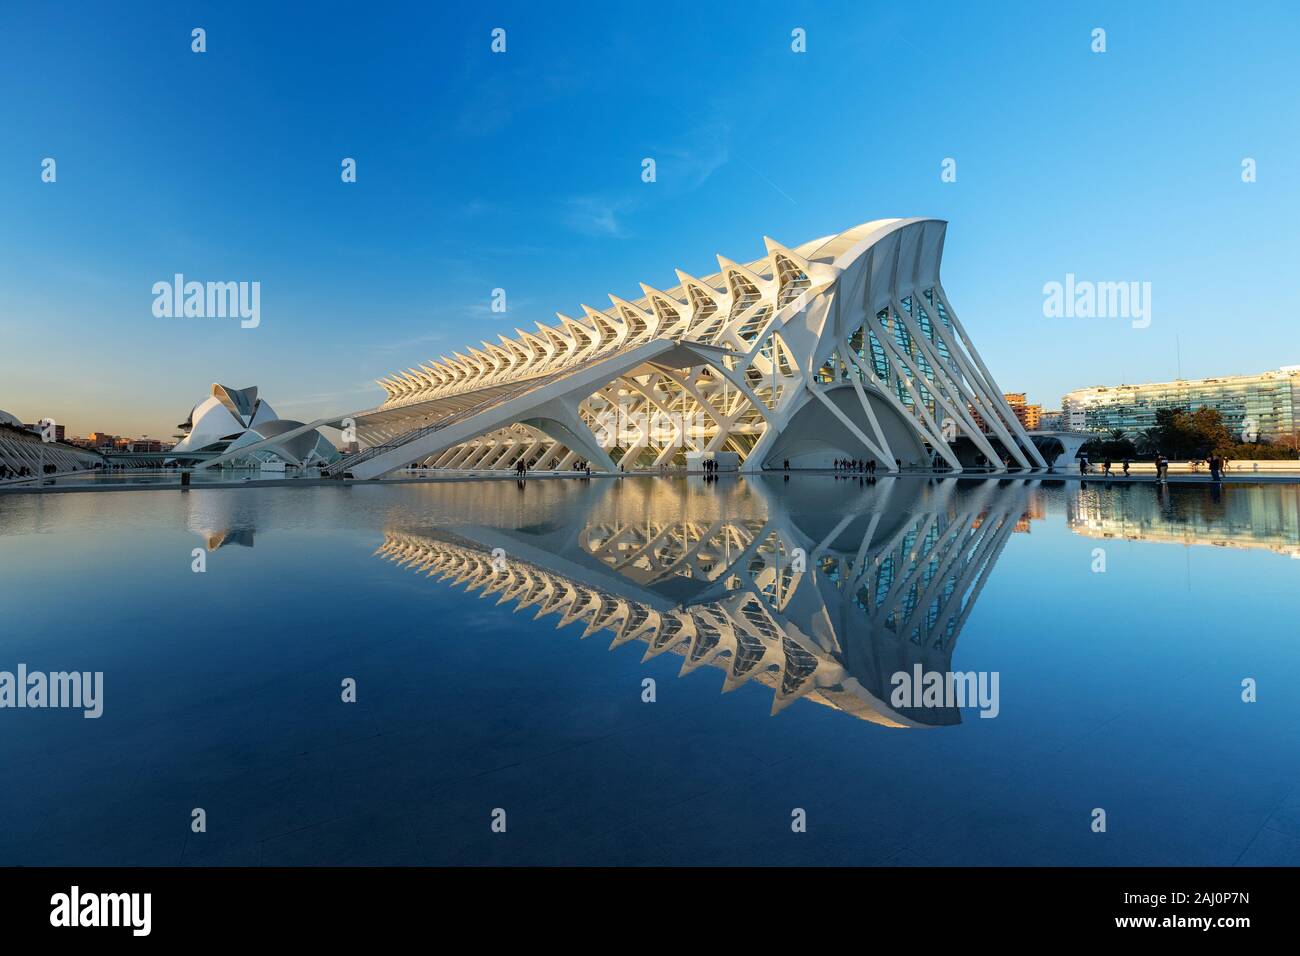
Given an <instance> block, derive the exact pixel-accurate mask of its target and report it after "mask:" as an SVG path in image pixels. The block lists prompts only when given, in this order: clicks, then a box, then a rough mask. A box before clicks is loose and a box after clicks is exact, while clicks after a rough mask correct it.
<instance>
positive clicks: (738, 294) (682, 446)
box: [303, 219, 1047, 478]
mask: <svg viewBox="0 0 1300 956" xmlns="http://www.w3.org/2000/svg"><path fill="white" fill-rule="evenodd" d="M946 230H947V223H945V222H943V221H941V220H936V219H881V220H876V221H874V222H868V223H865V224H863V225H860V226H856V227H854V228H852V229H849V230H847V231H845V232H842V233H839V234H837V235H832V236H825V237H822V238H820V239H815V240H812V241H811V242H806V243H803V244H802V245H798V246H794V247H787V246H784V245H782V244H781V243H779V242H776V241H775V240H773V239H765V240H764V243H765V246H766V253H765V254H764V255H763V256H762V257H760V258H758V259H754V260H751V261H749V262H747V263H743V264H742V263H740V262H735V261H733V260H731V259H727V258H725V257H722V256H719V257H718V271H716V272H713V273H710V274H707V275H704V276H702V277H696V276H694V275H691V274H688V273H686V272H683V271H680V270H679V271H678V272H677V280H678V282H677V284H676V285H673V286H671V287H670V288H667V289H657V288H654V287H652V286H649V285H645V284H642V285H641V295H640V296H638V297H636V298H630V299H625V298H622V297H619V296H616V295H611V296H610V303H611V304H610V305H609V306H608V307H606V308H603V309H597V308H594V307H592V306H588V305H583V306H582V307H581V310H580V313H581V314H578V315H567V314H562V313H561V314H558V315H557V320H556V321H555V322H552V323H549V324H544V323H540V322H539V323H536V325H535V328H534V329H532V330H531V331H530V330H526V329H523V328H517V329H515V333H514V335H499V336H498V337H497V341H496V342H487V341H483V342H480V343H479V344H478V345H477V346H469V347H466V348H465V349H464V350H463V351H458V352H455V353H454V354H453V355H452V356H451V357H447V356H443V357H441V358H439V359H437V360H431V361H428V362H425V363H423V364H421V365H417V366H412V367H410V368H407V369H405V370H402V371H399V372H395V373H393V374H392V375H389V376H387V377H386V378H384V379H382V380H381V381H380V382H379V384H380V385H381V386H382V387H383V389H384V391H385V394H386V398H385V400H384V402H383V403H382V404H381V405H379V406H378V407H377V408H372V409H367V410H365V411H360V412H355V413H352V414H351V415H346V416H340V417H339V418H334V419H329V420H322V421H321V422H317V423H315V424H316V425H320V424H330V425H337V426H338V427H342V428H345V429H349V428H350V429H354V430H355V436H356V438H357V440H358V441H359V443H360V444H361V446H363V447H362V450H361V451H360V452H359V453H358V454H356V455H352V456H349V457H346V458H344V459H343V460H342V461H341V462H339V463H337V464H336V465H335V466H334V467H333V468H332V471H333V472H334V473H337V474H349V475H352V476H353V477H356V478H373V477H378V476H380V475H383V474H387V473H388V472H391V471H393V470H395V469H398V468H402V467H405V466H408V465H412V464H415V465H420V466H423V467H431V468H439V469H449V470H466V469H472V470H476V471H480V470H502V471H504V470H509V469H511V468H514V467H515V466H516V464H518V463H520V462H523V463H525V464H527V465H529V466H530V467H532V468H539V469H567V468H571V467H574V466H575V465H577V464H580V463H583V464H589V465H591V466H592V467H593V468H594V469H596V470H599V471H643V470H650V471H653V470H657V469H659V468H662V467H664V466H678V467H685V466H686V465H687V463H688V462H690V461H695V460H698V459H699V458H700V457H701V456H703V457H708V456H712V455H721V454H724V453H729V454H732V455H735V456H736V459H737V460H738V461H739V463H740V468H741V469H742V470H745V471H758V470H762V469H773V468H782V467H784V466H785V464H786V463H787V462H788V463H789V466H790V467H791V468H826V467H831V466H832V465H833V463H834V461H835V460H836V459H843V458H849V459H860V460H867V461H870V460H874V461H876V462H877V463H878V467H879V469H880V470H882V471H886V472H888V471H894V470H897V469H898V468H909V467H911V468H921V467H930V466H931V465H932V464H934V463H936V462H939V463H941V464H942V465H944V466H945V467H947V468H950V469H952V470H954V471H961V470H962V469H963V468H966V467H971V466H976V465H978V466H981V467H991V468H992V470H995V471H1001V470H1005V468H1006V467H1007V466H1010V467H1012V468H1019V469H1036V468H1045V467H1046V466H1047V462H1046V461H1045V460H1044V458H1043V456H1042V454H1041V453H1040V451H1039V449H1038V447H1037V446H1036V445H1035V443H1034V441H1033V440H1032V439H1031V438H1030V436H1029V435H1028V434H1027V433H1026V432H1025V430H1024V428H1023V427H1022V426H1021V424H1020V422H1019V421H1017V419H1016V416H1015V415H1014V414H1013V413H1012V411H1011V409H1010V408H1009V407H1008V405H1007V403H1006V401H1005V400H1004V398H1003V394H1002V389H1001V388H1000V387H999V386H998V384H997V383H996V382H995V381H994V379H993V377H992V375H991V373H990V372H989V370H988V368H987V367H986V366H985V364H984V361H983V360H982V359H981V358H980V356H979V354H978V353H977V352H976V350H975V347H974V344H973V343H972V342H971V339H970V336H969V335H968V334H967V331H966V329H965V327H964V326H963V325H962V323H961V322H960V321H959V319H958V318H957V314H956V312H955V310H954V309H953V307H952V304H951V302H950V300H949V298H948V295H947V293H946V292H945V291H944V289H943V285H942V283H941V281H940V278H939V267H940V260H941V258H942V254H943V244H944V237H945V234H946ZM981 422H982V423H987V426H988V429H987V432H986V431H985V430H984V429H982V428H981V427H980V424H981ZM303 427H304V428H306V427H307V426H303Z"/></svg>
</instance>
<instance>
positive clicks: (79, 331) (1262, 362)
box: [0, 2, 1300, 436]
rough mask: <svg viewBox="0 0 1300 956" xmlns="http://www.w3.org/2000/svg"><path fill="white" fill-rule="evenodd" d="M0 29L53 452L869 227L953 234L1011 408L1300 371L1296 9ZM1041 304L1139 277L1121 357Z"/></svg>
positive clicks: (210, 8)
mask: <svg viewBox="0 0 1300 956" xmlns="http://www.w3.org/2000/svg"><path fill="white" fill-rule="evenodd" d="M0 21H2V23H0V26H2V29H0V343H3V344H0V408H4V409H6V410H9V411H11V412H13V413H15V414H17V415H19V416H20V417H23V418H24V419H26V420H32V419H35V418H36V417H39V416H41V415H46V414H48V415H52V416H53V417H54V418H55V419H56V420H58V421H61V422H64V423H65V424H66V425H67V426H68V428H69V429H70V430H71V431H72V432H73V433H78V434H80V433H84V432H87V431H90V430H93V429H104V430H108V431H111V432H117V433H120V434H132V435H136V434H150V435H155V436H157V435H170V434H171V433H172V432H174V430H175V429H174V425H175V423H176V422H179V421H181V420H182V419H183V418H184V416H185V413H186V412H187V411H188V410H189V408H190V406H191V405H192V404H193V403H195V402H196V401H198V400H200V399H201V398H202V397H203V396H204V395H205V394H206V393H207V390H208V386H209V384H210V383H212V382H218V381H219V382H222V383H224V384H228V385H232V386H236V387H243V386H247V385H253V384H256V385H258V386H260V387H261V389H262V395H263V397H265V398H266V399H267V400H268V401H270V402H271V404H272V405H274V406H275V407H276V409H277V410H278V411H279V413H280V414H281V415H282V416H284V417H294V418H301V419H304V420H309V419H311V418H313V417H316V416H317V415H321V414H326V413H337V412H342V411H347V410H353V409H358V408H363V407H367V406H370V405H373V404H377V403H378V401H379V400H380V399H381V398H382V397H383V393H382V392H381V391H380V390H379V389H378V387H377V386H375V385H374V384H373V380H374V379H375V378H376V377H378V376H380V375H382V374H385V373H387V372H389V371H392V370H393V369H396V368H405V367H408V366H411V365H414V364H417V363H418V362H421V361H424V360H427V359H430V358H436V357H437V356H439V355H440V354H444V353H446V354H451V352H452V351H453V350H456V349H460V348H463V347H464V346H466V345H469V344H477V343H478V342H479V341H480V340H481V339H484V338H487V339H491V340H494V341H495V339H496V336H497V334H498V333H507V334H509V333H511V332H513V330H514V328H515V327H516V326H523V327H526V328H531V327H532V323H533V321H535V320H538V319H540V320H543V321H546V320H549V319H551V318H552V317H553V314H554V312H555V311H557V310H558V311H563V312H566V313H569V314H580V309H579V306H580V303H583V302H587V303H590V304H591V305H593V306H596V307H604V306H606V305H607V304H608V299H607V297H606V296H607V293H611V292H612V293H615V294H618V295H622V296H625V297H629V298H632V297H635V296H636V295H637V294H639V289H638V285H637V283H638V282H641V281H644V282H647V283H649V284H651V285H655V286H659V287H668V286H671V285H672V284H674V281H675V280H674V279H673V271H672V270H673V269H674V267H680V268H682V269H685V270H686V271H688V272H692V273H695V274H706V273H709V272H711V271H714V270H715V269H716V260H715V259H714V256H715V254H718V253H721V254H723V255H725V256H727V257H729V258H732V259H736V260H740V261H745V260H748V259H751V258H755V257H757V256H759V255H761V254H762V251H763V246H762V241H761V240H762V236H763V235H765V234H766V235H771V236H773V237H774V238H776V239H778V240H779V241H781V242H783V243H786V244H788V245H796V244H798V243H800V242H803V241H806V240H808V239H811V238H814V237H816V236H820V235H824V234H827V233H833V232H838V231H841V230H843V229H845V228H848V227H849V226H852V225H855V224H857V223H859V222H864V221H867V220H869V219H875V218H881V217H886V216H935V217H939V218H944V219H948V220H950V222H951V225H950V227H949V230H948V241H947V247H946V252H945V261H944V285H945V288H946V289H947V291H948V293H949V295H950V297H951V298H952V300H953V303H954V305H955V306H956V308H957V310H958V313H959V315H960V316H961V317H962V319H963V322H964V323H965V325H966V326H967V328H968V329H969V330H970V332H971V334H972V336H973V337H974V339H975V342H976V344H977V346H978V347H979V348H980V350H981V352H982V354H983V356H984V358H985V359H986V361H987V362H988V364H989V366H990V367H991V369H992V371H993V373H994V375H995V376H996V377H997V379H998V381H999V382H1000V383H1001V385H1002V386H1003V387H1004V388H1006V389H1007V390H1012V391H1021V390H1024V391H1028V392H1029V394H1030V399H1031V400H1033V401H1041V402H1042V403H1044V404H1045V405H1048V406H1055V405H1056V403H1057V401H1058V400H1059V398H1060V395H1061V394H1062V393H1063V392H1064V391H1067V390H1069V389H1071V388H1075V387H1079V386H1083V385H1090V384H1110V383H1116V382H1120V381H1150V380H1157V379H1163V378H1172V377H1174V376H1175V374H1176V373H1177V372H1178V371H1179V358H1178V356H1179V350H1181V372H1182V374H1183V375H1184V376H1185V377H1196V376H1201V375H1211V374H1230V373H1244V372H1252V371H1260V370H1263V369H1266V368H1274V367H1277V366H1278V365H1282V364H1292V363H1300V335H1297V332H1296V323H1295V316H1296V312H1297V308H1296V307H1297V292H1296V288H1295V284H1294V283H1293V282H1292V281H1290V277H1291V276H1292V274H1293V273H1294V272H1295V268H1296V262H1297V259H1298V258H1300V257H1298V255H1297V253H1298V252H1300V250H1298V248H1297V240H1296V237H1295V230H1294V226H1293V225H1292V224H1293V223H1294V222H1295V221H1296V220H1297V214H1298V213H1300V208H1297V207H1298V206H1300V199H1298V197H1300V190H1298V189H1297V185H1296V179H1297V175H1300V170H1297V156H1298V155H1300V149H1298V148H1297V147H1298V146H1300V123H1298V122H1297V120H1298V119H1300V109H1298V108H1297V95H1298V93H1300V67H1298V66H1297V65H1296V62H1295V52H1294V51H1295V49H1296V48H1297V45H1298V44H1300V7H1297V6H1296V5H1295V4H1294V3H1266V2H1259V3H1250V4H1245V5H1236V6H1234V7H1228V6H1226V5H1222V4H1209V3H1206V4H1198V3H1190V2H1189V3H1169V4H1158V3H1142V4H1133V3H1113V4H1087V3H1079V4H1068V5H1067V4H1042V3H1024V4H1019V3H1005V4H996V5H994V4H991V3H965V4H956V3H907V4H902V3H894V4H888V5H885V4H874V3H864V2H846V3H839V2H819V3H809V4H797V3H789V2H784V3H744V4H741V3H734V4H732V3H727V4H722V3H709V4H701V3H653V4H633V3H601V4H586V3H566V4H563V5H559V4H557V5H545V6H543V5H541V4H529V3H520V4H491V3H486V4H480V3H476V4H473V5H471V4H444V3H440V4H409V5H408V4H382V5H381V4H374V5H365V4H314V5H312V6H311V7H310V8H307V7H302V8H299V7H291V6H290V5H288V4H255V3H221V4H185V3H168V4H162V3H158V4H146V3H132V4H114V5H108V4H100V3H68V4H59V5H53V4H44V3H41V4H37V3H30V4H28V3H9V4H7V5H6V7H5V10H4V12H3V14H0ZM196 26H200V27H203V28H205V29H206V31H207V45H208V49H207V52H206V53H203V54H195V53H193V52H191V50H190V42H191V40H190V31H191V29H192V28H194V27H196ZM494 27H502V28H504V29H505V30H506V31H507V34H506V36H507V52H506V53H505V54H500V55H495V54H493V53H491V51H490V49H489V44H490V40H491V37H490V33H491V31H492V29H493V28H494ZM796 27H802V28H803V29H805V30H806V31H807V52H806V53H803V54H796V53H793V52H792V51H791V49H790V44H791V39H790V33H791V30H792V29H794V28H796ZM1094 27H1103V28H1104V29H1105V30H1106V32H1107V51H1106V52H1105V53H1104V54H1097V53H1093V52H1092V51H1091V49H1090V43H1091V37H1090V34H1091V31H1092V29H1093V28H1094ZM45 157H53V158H55V159H56V161H57V164H58V166H57V172H58V179H57V182H55V183H52V184H51V183H42V182H41V178H40V172H41V161H42V159H43V158H45ZM343 157H354V158H355V159H356V160H357V170H358V181H357V182H356V183H355V184H344V183H342V182H341V181H340V176H339V172H340V161H341V160H342V158H343ZM644 157H653V158H655V159H656V162H657V166H658V168H657V174H658V177H657V178H658V181H657V182H655V183H643V182H642V181H641V175H640V174H641V161H642V159H643V158H644ZM946 157H952V158H954V159H956V161H957V173H958V176H957V181H956V182H955V183H944V182H941V180H940V164H941V162H942V161H943V159H944V158H946ZM1244 157H1251V158H1253V159H1255V160H1256V162H1257V168H1258V181H1257V182H1255V183H1251V184H1245V183H1243V182H1242V181H1241V162H1242V159H1243V158H1244ZM176 272H181V273H184V274H185V275H186V276H187V278H192V279H199V280H231V281H239V280H245V281H258V282H260V283H261V325H260V326H259V327H258V328H256V329H246V330H245V329H240V328H239V326H238V323H237V322H235V321H223V320H215V319H203V320H198V319H191V320H188V321H187V320H183V319H164V318H156V317H155V316H154V315H153V313H152V308H151V307H152V304H153V296H152V293H151V288H152V285H153V283H155V282H157V281H161V280H170V278H171V276H172V275H173V274H174V273H176ZM1067 272H1073V273H1075V274H1076V275H1077V276H1079V277H1080V278H1086V279H1094V280H1105V281H1148V282H1150V283H1151V284H1152V303H1151V304H1152V309H1151V312H1152V322H1151V325H1150V327H1149V328H1145V329H1135V328H1132V326H1131V324H1130V323H1129V322H1128V321H1126V320H1122V319H1091V320H1090V319H1048V318H1045V317H1044V315H1043V291H1042V290H1043V285H1044V283H1046V282H1050V281H1063V280H1064V278H1065V275H1066V273H1067ZM497 287H501V288H504V289H505V290H506V292H507V301H508V304H509V311H508V313H507V314H506V315H505V316H501V315H499V314H494V313H492V312H491V311H490V310H489V308H488V306H489V298H490V295H491V290H492V289H493V288H497Z"/></svg>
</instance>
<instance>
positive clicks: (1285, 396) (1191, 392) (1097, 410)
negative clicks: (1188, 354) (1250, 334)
mask: <svg viewBox="0 0 1300 956" xmlns="http://www.w3.org/2000/svg"><path fill="white" fill-rule="evenodd" d="M1061 407H1062V410H1063V412H1064V413H1065V415H1066V417H1067V418H1068V419H1069V420H1070V421H1071V423H1072V424H1076V425H1077V427H1079V428H1081V429H1082V430H1084V431H1090V432H1111V431H1116V430H1118V431H1122V432H1123V433H1124V435H1125V436H1126V437H1129V438H1132V437H1136V436H1137V435H1139V434H1141V433H1142V432H1144V431H1146V430H1147V429H1148V428H1151V427H1152V426H1154V425H1155V423H1156V412H1157V411H1159V410H1160V409H1162V408H1186V409H1190V410H1192V411H1195V410H1196V409H1198V408H1204V407H1210V408H1217V409H1218V410H1219V412H1220V414H1221V415H1222V416H1223V421H1224V424H1225V425H1227V426H1228V428H1229V429H1230V430H1232V431H1234V432H1239V433H1241V434H1243V435H1246V436H1250V435H1256V434H1257V435H1258V436H1259V437H1260V438H1265V439H1269V440H1278V439H1283V438H1295V437H1296V435H1297V433H1300V365H1286V366H1283V367H1282V368H1279V369H1276V370H1274V371H1270V372H1261V373H1259V374H1258V375H1231V376H1224V377H1221V378H1202V379H1190V380H1188V379H1180V380H1178V381H1175V382H1155V383H1152V384H1148V385H1110V386H1095V387H1092V388H1080V389H1075V390H1074V391H1073V392H1070V393H1069V394H1067V395H1066V396H1065V397H1064V398H1062V399H1061Z"/></svg>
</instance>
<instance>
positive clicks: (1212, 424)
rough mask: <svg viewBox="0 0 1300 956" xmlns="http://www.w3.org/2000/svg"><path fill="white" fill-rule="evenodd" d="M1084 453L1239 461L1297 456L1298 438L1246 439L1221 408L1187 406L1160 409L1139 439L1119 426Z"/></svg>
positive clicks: (1091, 443) (1096, 457) (1091, 456)
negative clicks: (1212, 457)
mask: <svg viewBox="0 0 1300 956" xmlns="http://www.w3.org/2000/svg"><path fill="white" fill-rule="evenodd" d="M1083 452H1084V453H1085V454H1087V456H1088V458H1089V459H1091V460H1094V461H1100V460H1102V459H1103V458H1110V459H1111V460H1112V461H1119V460H1122V459H1124V458H1145V457H1150V456H1152V455H1154V454H1156V452H1160V453H1161V454H1163V455H1164V456H1165V457H1166V458H1174V459H1195V458H1208V457H1209V456H1210V455H1212V454H1217V455H1221V456H1222V457H1224V458H1228V459H1232V460H1237V461H1241V460H1243V459H1252V458H1254V459H1259V460H1264V459H1278V458H1295V457H1297V455H1296V443H1295V440H1294V439H1291V440H1283V441H1279V442H1271V441H1269V440H1268V439H1265V438H1257V439H1255V440H1254V441H1242V440H1241V436H1240V435H1237V434H1234V433H1233V432H1230V431H1229V430H1228V428H1227V426H1226V425H1224V424H1223V416H1222V415H1221V414H1219V410H1218V409H1217V408H1208V407H1203V408H1198V409H1196V411H1194V412H1193V411H1190V410H1188V409H1186V408H1162V409H1159V410H1158V411H1157V412H1156V423H1155V425H1154V426H1152V427H1151V428H1148V429H1147V430H1146V431H1145V432H1143V433H1142V434H1141V435H1139V436H1138V437H1137V439H1136V440H1133V439H1130V438H1125V437H1124V433H1123V432H1122V431H1119V430H1118V429H1117V430H1116V431H1113V432H1111V434H1110V436H1109V437H1106V438H1101V437H1098V438H1094V439H1092V440H1091V441H1089V442H1088V443H1087V444H1086V445H1084V446H1083Z"/></svg>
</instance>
